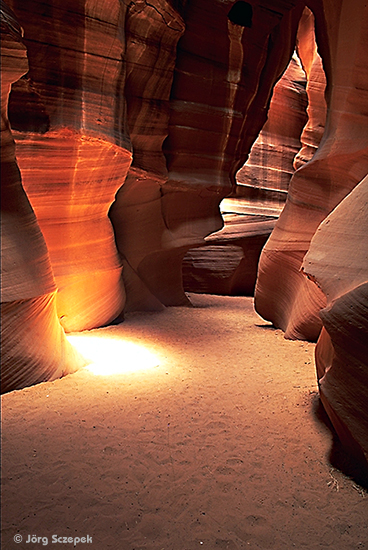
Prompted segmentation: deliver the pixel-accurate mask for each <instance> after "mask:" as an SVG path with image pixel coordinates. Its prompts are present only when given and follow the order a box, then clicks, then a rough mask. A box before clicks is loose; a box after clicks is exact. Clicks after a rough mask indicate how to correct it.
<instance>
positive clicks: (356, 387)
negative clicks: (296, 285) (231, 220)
mask: <svg viewBox="0 0 368 550" xmlns="http://www.w3.org/2000/svg"><path fill="white" fill-rule="evenodd" d="M367 205H368V176H366V177H365V178H364V180H363V181H362V182H361V183H359V184H358V185H357V186H356V187H355V188H354V190H353V191H352V192H351V193H350V194H349V195H348V196H347V197H346V198H345V199H344V200H343V201H342V202H341V203H340V204H339V205H338V206H337V207H336V208H335V209H334V210H333V211H332V213H331V214H330V215H329V216H327V218H326V219H325V220H324V221H323V222H322V223H321V225H320V226H319V227H318V229H317V231H316V233H315V235H314V237H313V239H312V241H311V245H310V248H309V251H308V253H307V254H306V256H305V258H304V261H303V266H302V267H303V272H304V273H305V274H306V275H307V276H308V277H309V278H310V279H311V280H312V281H313V282H314V283H315V284H316V285H318V286H319V287H320V289H321V290H322V291H323V293H324V295H325V296H326V300H327V305H326V308H324V309H323V310H322V311H321V313H320V315H321V319H322V323H323V328H322V331H321V335H320V337H319V339H318V342H317V346H316V367H317V377H318V381H319V387H320V396H321V399H322V403H323V405H324V407H325V409H326V411H327V412H328V414H329V416H330V418H331V420H332V422H333V424H334V427H335V429H336V431H337V433H338V435H339V437H340V439H341V441H342V442H343V443H344V444H345V445H346V447H347V448H349V449H350V450H351V451H354V453H355V454H356V455H357V456H358V457H361V458H365V460H367V458H368V408H367V388H368V368H367V357H368V339H367V332H368V269H367V264H368V246H367V234H368V215H367V214H368V206H367Z"/></svg>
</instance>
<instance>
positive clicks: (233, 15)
mask: <svg viewBox="0 0 368 550" xmlns="http://www.w3.org/2000/svg"><path fill="white" fill-rule="evenodd" d="M227 16H228V18H229V20H230V21H231V22H232V23H234V24H235V25H240V26H241V27H248V28H249V29H250V28H251V26H252V17H253V8H252V6H251V5H250V4H249V3H248V2H243V1H242V0H240V1H239V2H235V4H234V5H233V6H232V7H231V9H230V11H229V13H228V14H227Z"/></svg>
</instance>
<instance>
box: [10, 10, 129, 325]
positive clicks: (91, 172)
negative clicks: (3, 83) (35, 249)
mask: <svg viewBox="0 0 368 550" xmlns="http://www.w3.org/2000/svg"><path fill="white" fill-rule="evenodd" d="M11 4H12V7H13V8H14V10H15V12H16V14H17V17H18V18H19V21H20V23H21V25H22V26H23V27H24V31H25V35H24V41H25V44H26V46H27V49H28V57H29V64H30V70H29V73H28V74H27V80H26V82H22V83H21V85H20V86H19V87H18V88H16V89H15V90H14V94H13V97H12V104H11V109H10V114H11V113H12V111H14V112H15V113H16V116H15V122H14V124H13V126H15V129H16V130H17V131H16V132H15V138H16V140H17V158H18V162H19V166H20V169H21V172H22V177H23V183H24V187H25V190H26V192H27V194H28V196H29V199H30V201H31V203H32V205H33V208H34V210H35V213H36V216H37V219H38V222H39V224H40V227H41V229H42V232H43V234H44V237H45V240H46V244H47V247H48V250H49V254H50V259H51V264H52V269H53V274H54V277H55V281H56V285H57V288H58V293H57V298H56V300H57V310H58V315H59V318H60V321H61V323H62V325H63V327H64V328H65V329H66V330H68V331H72V330H83V329H89V328H93V327H97V326H101V325H103V324H105V323H108V322H109V321H112V320H113V319H114V318H115V317H116V316H118V314H119V313H120V312H121V311H122V309H123V307H124V304H125V290H124V285H123V283H122V280H121V262H120V259H119V257H118V254H117V251H116V247H115V241H114V233H113V229H112V226H111V223H110V221H109V219H108V210H109V207H110V205H111V203H112V202H113V200H114V196H115V193H116V191H117V190H118V189H119V187H120V186H121V185H122V184H123V183H124V179H125V176H126V174H127V171H128V168H129V166H130V163H131V152H130V140H129V135H128V132H127V129H126V120H125V100H124V96H123V95H122V94H119V93H117V89H119V87H122V88H123V87H124V78H125V75H124V67H123V64H122V54H123V53H124V47H125V45H124V40H123V37H122V36H119V32H118V29H119V28H120V27H119V25H120V24H121V20H122V18H123V17H124V11H125V6H124V4H120V2H118V0H116V1H111V2H108V3H105V4H103V5H102V4H101V3H100V2H98V1H93V2H84V0H77V1H74V0H73V2H71V1H67V2H64V1H63V2H50V3H47V4H44V3H43V2H39V1H37V0H31V1H30V2H27V3H24V2H21V1H18V0H13V1H12V2H11ZM120 33H122V29H120ZM30 91H32V93H30ZM32 113H34V114H33V115H32ZM40 121H41V122H40Z"/></svg>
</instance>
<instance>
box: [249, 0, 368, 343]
mask: <svg viewBox="0 0 368 550" xmlns="http://www.w3.org/2000/svg"><path fill="white" fill-rule="evenodd" d="M311 8H312V9H313V11H314V14H315V17H316V19H317V22H318V26H317V31H318V32H317V44H318V47H319V51H320V52H321V54H322V57H323V60H324V67H325V71H326V76H327V84H328V86H327V95H326V100H327V121H326V128H325V131H324V134H323V138H322V141H321V143H320V146H319V147H318V150H317V152H316V153H315V154H314V155H313V157H312V159H311V160H310V161H309V162H307V163H306V164H304V165H303V166H301V167H300V168H299V169H298V170H297V171H296V172H295V174H294V175H293V177H292V179H291V182H290V187H289V193H288V199H287V202H286V206H285V208H284V210H283V212H282V214H281V216H280V218H279V220H278V222H277V224H276V226H275V229H274V231H273V233H272V235H271V237H270V239H269V240H268V242H267V244H266V246H265V248H264V249H263V252H262V255H261V259H260V266H259V273H258V280H257V286H256V291H255V304H256V309H257V311H258V312H259V313H260V314H261V315H262V316H263V317H264V318H266V319H268V320H270V321H272V322H273V323H274V324H275V326H277V327H279V328H282V329H283V330H284V331H285V334H286V337H288V338H302V339H303V338H305V339H310V340H316V339H317V338H318V335H319V332H320V330H321V327H322V323H321V319H320V317H319V315H318V313H319V311H320V310H321V309H322V308H323V307H324V306H325V305H326V300H325V296H324V294H323V293H322V292H321V291H320V289H319V288H318V287H317V286H316V285H314V284H313V283H312V282H311V281H309V280H308V279H307V278H306V277H305V276H304V275H303V273H302V272H301V269H300V268H301V264H302V261H303V258H304V256H305V254H306V252H307V250H308V248H309V245H310V241H311V239H312V237H313V235H314V233H315V231H316V229H317V227H318V226H319V224H320V223H321V222H322V221H323V219H324V218H325V217H326V216H327V215H328V214H329V213H330V212H331V210H332V209H333V208H334V207H335V206H336V205H337V204H338V203H339V202H340V201H341V200H342V199H343V198H344V197H345V196H346V195H347V194H348V193H349V192H350V191H351V190H352V189H353V188H354V187H355V186H356V185H357V183H359V181H361V179H362V178H363V177H364V176H365V175H366V173H367V171H368V156H367V153H368V130H367V128H368V124H367V122H368V121H367V110H366V106H365V101H364V99H363V98H364V97H366V95H367V91H368V74H367V70H368V69H367V66H366V64H365V62H364V53H363V52H364V51H365V49H366V43H367V38H366V37H367V33H366V30H367V21H368V15H367V7H366V5H365V3H364V2H362V1H358V2H356V3H355V4H354V9H351V6H350V5H348V3H347V2H346V1H343V0H341V1H340V2H339V3H338V6H334V7H333V8H332V6H330V5H329V4H327V3H322V4H315V5H314V4H312V3H311ZM352 29H354V32H353V33H352Z"/></svg>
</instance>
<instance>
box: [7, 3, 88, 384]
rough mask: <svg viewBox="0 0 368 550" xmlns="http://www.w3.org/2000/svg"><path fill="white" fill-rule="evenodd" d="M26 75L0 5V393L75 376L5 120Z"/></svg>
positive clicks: (14, 26)
mask: <svg viewBox="0 0 368 550" xmlns="http://www.w3.org/2000/svg"><path fill="white" fill-rule="evenodd" d="M27 70H28V62H27V54H26V48H25V47H24V45H23V43H22V40H21V28H20V26H19V24H18V22H17V21H16V19H15V15H14V14H13V13H12V12H11V11H10V10H9V9H8V8H7V7H6V6H5V5H4V4H3V3H1V344H2V349H1V391H2V392H6V391H10V390H13V389H18V388H22V387H24V386H29V385H31V384H35V383H37V382H42V381H43V380H52V379H54V378H58V377H60V376H62V375H63V374H66V373H69V372H73V371H75V370H76V369H77V368H78V367H79V366H81V364H82V360H81V358H79V357H78V355H77V353H76V352H74V350H73V348H72V346H71V345H70V344H69V343H68V342H67V340H66V338H65V335H64V331H63V329H62V328H61V326H60V324H59V321H58V318H57V314H56V307H55V294H56V287H55V282H54V279H53V275H52V269H51V263H50V258H49V255H48V251H47V247H46V244H45V241H44V238H43V235H42V233H41V231H40V228H39V225H38V223H37V219H36V216H35V214H34V212H33V209H32V207H31V205H30V203H29V201H28V198H27V195H26V193H25V192H24V189H23V187H22V181H21V175H20V172H19V169H18V165H17V161H16V157H15V143H14V140H13V138H12V135H11V130H10V125H9V121H8V116H7V114H8V97H9V93H10V89H11V85H12V83H13V82H15V81H16V80H18V78H20V77H21V76H22V74H24V73H25V72H26V71H27Z"/></svg>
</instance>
